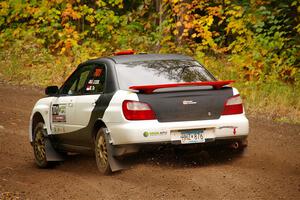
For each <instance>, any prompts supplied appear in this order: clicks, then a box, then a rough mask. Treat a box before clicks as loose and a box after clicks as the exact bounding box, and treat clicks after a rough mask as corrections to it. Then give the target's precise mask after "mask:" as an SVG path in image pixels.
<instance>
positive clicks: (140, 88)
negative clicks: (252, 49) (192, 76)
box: [129, 80, 234, 94]
mask: <svg viewBox="0 0 300 200" xmlns="http://www.w3.org/2000/svg"><path fill="white" fill-rule="evenodd" d="M233 82H234V81H233V80H227V81H204V82H187V83H171V84H161V85H140V86H130V87H129V89H132V90H138V91H139V92H142V93H146V94H150V93H153V91H154V90H156V89H161V88H174V87H183V86H212V87H213V88H214V89H220V88H222V87H223V86H224V85H228V84H230V83H233Z"/></svg>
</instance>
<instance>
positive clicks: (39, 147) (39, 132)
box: [32, 122, 50, 168]
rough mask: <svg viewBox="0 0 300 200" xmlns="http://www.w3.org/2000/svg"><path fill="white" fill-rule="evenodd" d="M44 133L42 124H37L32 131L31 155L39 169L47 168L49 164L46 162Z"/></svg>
mask: <svg viewBox="0 0 300 200" xmlns="http://www.w3.org/2000/svg"><path fill="white" fill-rule="evenodd" d="M45 131H46V130H44V123H42V122H39V123H37V125H36V126H35V128H34V131H33V145H32V146H33V153H34V158H35V163H36V164H37V166H38V167H39V168H48V167H50V163H49V162H48V161H47V157H46V148H45Z"/></svg>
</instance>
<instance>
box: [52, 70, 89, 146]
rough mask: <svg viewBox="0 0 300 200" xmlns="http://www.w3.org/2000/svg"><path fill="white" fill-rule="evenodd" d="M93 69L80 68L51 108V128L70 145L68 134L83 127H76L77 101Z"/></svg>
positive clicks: (63, 87)
mask: <svg viewBox="0 0 300 200" xmlns="http://www.w3.org/2000/svg"><path fill="white" fill-rule="evenodd" d="M92 69H93V66H92V65H89V66H83V67H80V68H78V69H77V70H76V71H75V72H74V73H73V74H72V75H71V76H70V77H69V78H68V80H67V81H66V82H65V84H64V85H63V86H62V87H61V89H60V92H59V96H58V97H56V98H55V99H54V100H53V102H52V106H51V111H52V112H51V127H52V132H53V133H54V134H56V135H61V136H62V137H60V138H62V139H63V140H64V141H62V142H63V143H68V141H67V140H68V138H69V137H68V136H67V135H66V134H68V133H72V132H75V131H77V130H78V129H80V128H81V126H76V123H75V121H76V120H77V119H76V118H77V117H76V101H77V99H78V97H79V96H80V95H82V91H83V90H84V89H85V85H86V82H87V79H88V77H89V74H90V73H91V71H92Z"/></svg>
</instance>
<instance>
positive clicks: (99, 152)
mask: <svg viewBox="0 0 300 200" xmlns="http://www.w3.org/2000/svg"><path fill="white" fill-rule="evenodd" d="M104 134H105V131H104V129H103V128H100V129H99V130H98V132H97V136H96V140H95V156H96V163H97V167H98V170H99V171H100V172H101V173H102V174H110V173H111V168H110V165H109V160H108V150H107V145H106V139H105V135H104Z"/></svg>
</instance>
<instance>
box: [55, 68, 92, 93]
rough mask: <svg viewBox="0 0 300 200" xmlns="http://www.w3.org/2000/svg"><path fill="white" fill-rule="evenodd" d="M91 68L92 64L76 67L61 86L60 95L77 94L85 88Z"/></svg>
mask: <svg viewBox="0 0 300 200" xmlns="http://www.w3.org/2000/svg"><path fill="white" fill-rule="evenodd" d="M92 69H93V66H92V65H88V66H83V67H81V68H80V69H77V70H76V71H75V72H74V73H73V74H72V75H71V76H70V78H69V79H68V80H67V81H66V82H65V84H64V85H63V86H62V88H61V92H60V94H62V95H79V94H81V93H82V91H83V90H84V89H85V87H84V86H85V83H86V81H87V78H88V76H89V74H90V72H91V70H92Z"/></svg>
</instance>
